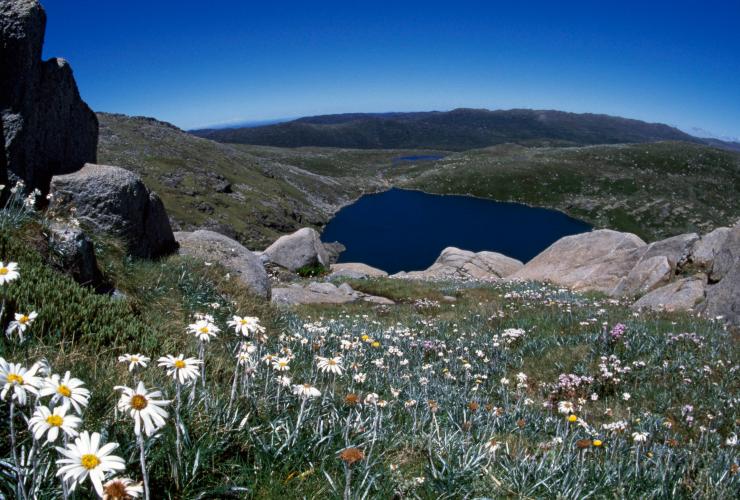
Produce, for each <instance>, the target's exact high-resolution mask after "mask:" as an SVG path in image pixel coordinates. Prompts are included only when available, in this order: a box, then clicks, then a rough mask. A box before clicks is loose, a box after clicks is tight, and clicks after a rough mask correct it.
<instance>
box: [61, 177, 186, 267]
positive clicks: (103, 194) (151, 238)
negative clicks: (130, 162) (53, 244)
mask: <svg viewBox="0 0 740 500" xmlns="http://www.w3.org/2000/svg"><path fill="white" fill-rule="evenodd" d="M51 194H52V203H51V206H50V210H51V211H52V212H56V213H64V214H72V213H74V216H75V217H77V218H78V219H79V220H80V221H81V222H83V223H85V224H87V225H89V226H90V227H92V228H93V229H94V230H95V231H101V232H105V233H109V234H112V235H114V236H116V237H119V238H121V239H122V240H123V241H124V243H125V244H126V247H127V250H128V253H129V254H130V255H133V256H136V257H144V258H150V257H159V256H162V255H166V254H169V253H171V252H173V251H174V250H175V249H177V243H176V242H175V238H174V236H173V234H172V228H171V227H170V221H169V219H168V218H167V213H166V212H165V209H164V205H163V204H162V200H160V199H159V197H158V196H157V195H156V193H153V192H150V191H149V190H148V189H147V187H146V186H145V185H144V183H143V182H142V180H141V178H140V177H139V176H137V175H136V174H134V173H132V172H129V171H128V170H125V169H123V168H120V167H111V166H108V165H95V164H92V163H87V164H85V166H84V167H83V168H82V170H79V171H77V172H74V173H72V174H66V175H57V176H54V177H53V178H52V180H51Z"/></svg>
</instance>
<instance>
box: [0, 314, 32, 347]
mask: <svg viewBox="0 0 740 500" xmlns="http://www.w3.org/2000/svg"><path fill="white" fill-rule="evenodd" d="M36 316H38V313H37V312H36V311H33V312H30V313H28V314H21V313H15V321H11V322H10V324H9V325H8V329H7V330H5V335H8V336H10V335H12V334H13V332H18V336H19V337H20V339H21V341H22V340H23V333H24V332H25V331H26V329H28V327H29V326H31V323H33V320H35V319H36Z"/></svg>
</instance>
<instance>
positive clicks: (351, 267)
mask: <svg viewBox="0 0 740 500" xmlns="http://www.w3.org/2000/svg"><path fill="white" fill-rule="evenodd" d="M386 276H388V273H387V272H385V271H383V270H381V269H377V268H375V267H372V266H368V265H367V264H363V263H361V262H339V263H337V264H332V265H331V274H330V275H329V279H330V280H331V279H334V278H351V279H365V278H383V277H386Z"/></svg>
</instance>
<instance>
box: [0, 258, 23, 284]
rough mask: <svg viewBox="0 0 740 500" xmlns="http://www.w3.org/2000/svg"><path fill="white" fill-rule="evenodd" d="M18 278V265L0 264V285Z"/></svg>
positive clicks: (11, 263)
mask: <svg viewBox="0 0 740 500" xmlns="http://www.w3.org/2000/svg"><path fill="white" fill-rule="evenodd" d="M19 277H20V273H19V272H18V264H16V263H15V262H8V263H7V264H4V263H2V262H0V285H4V284H5V283H10V282H11V281H15V280H17V279H18V278H19Z"/></svg>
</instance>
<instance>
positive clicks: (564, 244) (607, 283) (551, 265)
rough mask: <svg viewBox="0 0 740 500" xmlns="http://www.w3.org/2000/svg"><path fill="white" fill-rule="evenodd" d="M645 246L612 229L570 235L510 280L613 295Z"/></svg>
mask: <svg viewBox="0 0 740 500" xmlns="http://www.w3.org/2000/svg"><path fill="white" fill-rule="evenodd" d="M645 247H646V244H645V242H644V241H642V240H641V239H640V238H639V237H638V236H636V235H634V234H632V233H622V232H619V231H612V230H610V229H599V230H596V231H592V232H589V233H583V234H575V235H572V236H566V237H564V238H561V239H559V240H558V241H556V242H555V243H553V244H552V245H550V246H549V247H548V248H547V249H545V250H544V251H543V252H542V253H540V254H539V255H537V256H536V257H535V258H534V259H532V260H530V261H529V262H527V263H526V264H525V265H524V267H523V268H521V269H520V270H518V271H517V272H515V273H513V274H512V275H510V276H509V277H508V278H509V279H516V280H522V281H548V282H551V283H554V284H557V285H561V286H567V287H569V288H572V289H574V290H583V291H589V290H590V291H599V292H603V293H610V292H612V291H613V290H614V289H615V288H616V287H617V285H619V283H620V281H621V280H622V278H624V277H625V276H627V275H628V274H629V272H630V271H631V270H632V268H633V267H634V266H635V264H637V262H638V261H639V260H640V257H642V254H643V253H644V250H645Z"/></svg>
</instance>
